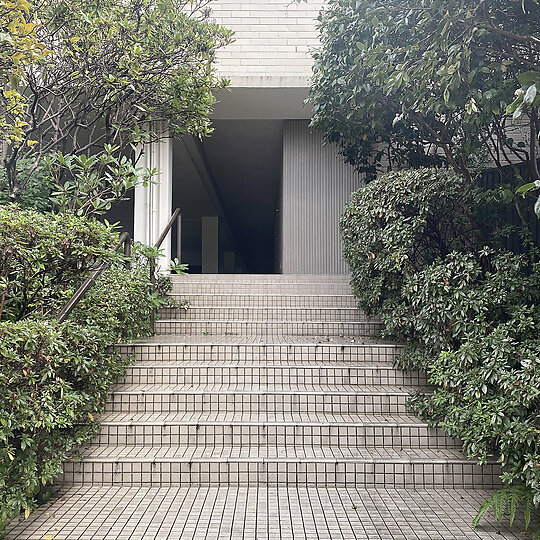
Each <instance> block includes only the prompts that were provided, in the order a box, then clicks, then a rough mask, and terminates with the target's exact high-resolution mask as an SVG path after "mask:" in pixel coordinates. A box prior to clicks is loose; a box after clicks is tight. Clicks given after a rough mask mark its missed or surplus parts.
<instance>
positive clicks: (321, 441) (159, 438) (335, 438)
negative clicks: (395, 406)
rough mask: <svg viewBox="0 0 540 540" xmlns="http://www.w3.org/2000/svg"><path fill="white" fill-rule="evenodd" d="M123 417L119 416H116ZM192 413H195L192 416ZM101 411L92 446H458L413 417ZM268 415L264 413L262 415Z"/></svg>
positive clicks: (452, 440) (458, 446)
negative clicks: (288, 417) (291, 418)
mask: <svg viewBox="0 0 540 540" xmlns="http://www.w3.org/2000/svg"><path fill="white" fill-rule="evenodd" d="M122 416H124V418H123V419H119V418H122ZM194 416H195V418H194ZM245 416H247V415H244V414H237V415H230V414H229V415H227V414H214V415H212V418H208V415H206V414H204V413H201V414H199V415H198V416H197V415H194V414H193V413H187V414H186V413H184V414H181V413H179V414H177V415H173V414H170V413H169V414H146V415H143V414H138V415H129V414H126V415H119V414H115V413H112V414H105V415H103V416H102V417H100V419H99V421H100V424H101V433H100V435H99V436H98V437H97V438H96V439H95V440H94V441H93V443H92V444H95V445H108V446H118V445H126V446H178V445H182V446H213V445H225V446H242V445H251V446H261V445H262V446H265V445H272V446H276V445H285V444H286V445H289V446H291V445H294V446H298V447H302V446H306V445H307V446H328V447H330V446H357V447H378V448H394V449H396V448H397V449H399V448H460V447H461V444H460V443H459V442H458V441H456V440H455V439H452V438H450V437H446V436H445V435H444V434H442V433H441V432H439V431H437V430H435V429H429V428H428V426H427V424H425V423H423V422H420V421H419V420H418V419H417V418H416V417H414V416H398V415H396V416H382V415H371V416H370V415H332V420H331V421H328V420H326V421H321V419H320V418H318V417H317V416H318V415H315V414H314V415H310V414H304V415H303V416H302V418H301V419H297V421H295V422H291V421H284V420H277V419H275V415H273V414H270V415H266V414H264V413H261V414H252V415H250V416H249V418H244V417H245ZM268 417H270V418H268Z"/></svg>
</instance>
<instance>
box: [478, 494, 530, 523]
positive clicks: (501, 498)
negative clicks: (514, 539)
mask: <svg viewBox="0 0 540 540" xmlns="http://www.w3.org/2000/svg"><path fill="white" fill-rule="evenodd" d="M518 506H523V517H524V521H525V529H528V528H529V525H530V523H531V513H532V508H533V493H532V490H531V489H530V488H528V487H527V486H522V485H513V486H506V487H504V488H502V489H500V490H499V491H496V492H495V493H494V494H493V495H492V496H491V497H489V498H488V499H487V500H486V501H485V502H484V504H482V506H480V508H479V510H478V514H476V517H475V518H474V520H473V522H472V526H473V529H475V528H476V527H477V526H478V523H480V520H481V519H482V518H483V517H484V516H485V515H486V514H487V513H488V512H489V510H490V509H491V508H493V512H494V514H495V519H496V520H497V521H499V522H501V521H502V519H503V517H504V513H505V510H506V508H507V507H508V513H509V517H510V525H512V524H513V523H514V519H515V517H516V510H517V508H518Z"/></svg>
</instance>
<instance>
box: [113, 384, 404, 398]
mask: <svg viewBox="0 0 540 540" xmlns="http://www.w3.org/2000/svg"><path fill="white" fill-rule="evenodd" d="M410 390H411V387H407V390H404V389H403V388H401V387H399V386H386V385H385V386H372V385H368V386H361V385H346V384H314V385H309V384H279V383H274V384H261V385H257V386H254V385H253V384H238V383H231V384H193V385H191V384H119V385H116V386H115V387H114V389H113V392H112V393H113V394H193V393H201V394H283V393H286V394H312V395H318V394H333V395H336V396H337V397H339V396H344V395H358V394H363V395H409V394H410Z"/></svg>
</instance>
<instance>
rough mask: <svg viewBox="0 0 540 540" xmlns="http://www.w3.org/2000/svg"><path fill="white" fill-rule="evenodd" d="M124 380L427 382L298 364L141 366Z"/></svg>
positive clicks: (380, 371) (389, 372)
mask: <svg viewBox="0 0 540 540" xmlns="http://www.w3.org/2000/svg"><path fill="white" fill-rule="evenodd" d="M120 382H121V383H123V384H160V385H161V384H182V385H184V384H188V385H199V384H229V383H231V382H234V383H235V384H252V385H272V384H307V385H319V384H324V385H326V384H330V385H333V384H344V385H364V386H368V385H372V386H383V385H390V386H407V387H409V386H415V387H417V386H426V384H427V381H426V377H425V376H424V375H421V374H419V373H404V372H401V371H398V370H395V369H392V368H384V367H381V368H376V369H362V368H345V367H344V368H338V367H336V368H326V369H325V368H318V367H315V368H311V367H308V368H302V367H301V366H299V367H292V368H291V367H280V366H275V367H272V366H270V367H255V368H254V367H249V366H242V367H227V366H203V367H170V368H167V367H161V366H160V367H138V366H136V365H135V366H132V367H131V368H129V369H128V371H127V374H126V376H125V377H124V378H123V379H122V380H121V381H120Z"/></svg>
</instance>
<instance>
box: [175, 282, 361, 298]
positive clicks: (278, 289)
mask: <svg viewBox="0 0 540 540" xmlns="http://www.w3.org/2000/svg"><path fill="white" fill-rule="evenodd" d="M170 292H171V293H173V294H183V295H188V294H192V293H199V294H214V293H216V294H257V295H259V294H286V295H289V294H292V295H298V294H305V295H318V294H322V295H329V294H338V295H343V294H347V295H348V294H351V288H350V286H349V285H348V284H347V283H345V282H343V283H333V282H328V283H289V282H283V283H276V282H268V281H266V282H265V281H257V282H252V283H245V282H238V283H231V282H221V283H218V282H209V281H208V282H207V281H200V282H197V281H181V280H179V281H173V284H172V289H171V291H170Z"/></svg>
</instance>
